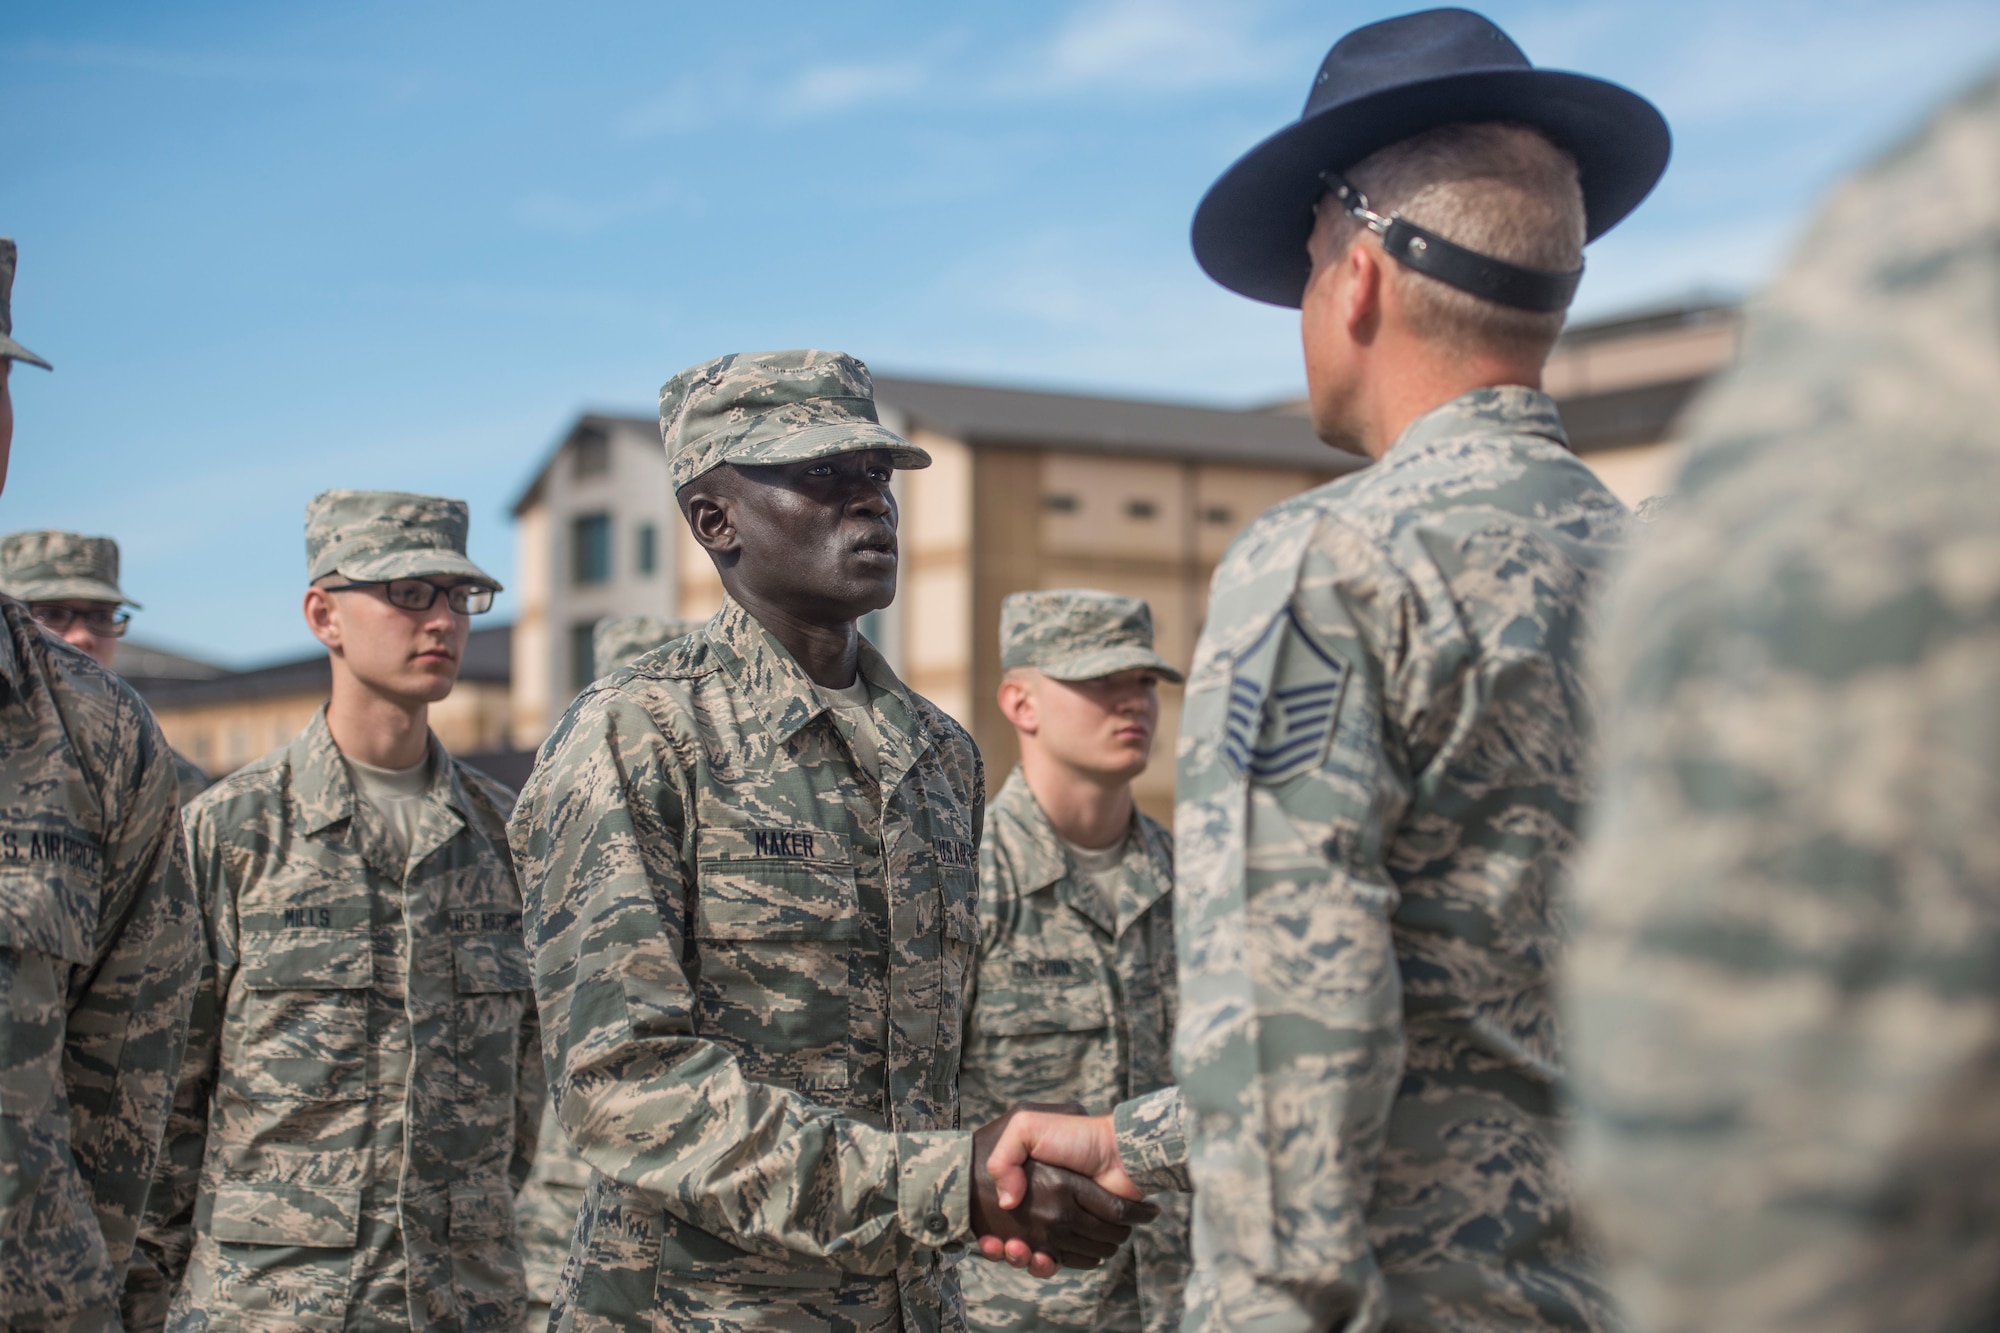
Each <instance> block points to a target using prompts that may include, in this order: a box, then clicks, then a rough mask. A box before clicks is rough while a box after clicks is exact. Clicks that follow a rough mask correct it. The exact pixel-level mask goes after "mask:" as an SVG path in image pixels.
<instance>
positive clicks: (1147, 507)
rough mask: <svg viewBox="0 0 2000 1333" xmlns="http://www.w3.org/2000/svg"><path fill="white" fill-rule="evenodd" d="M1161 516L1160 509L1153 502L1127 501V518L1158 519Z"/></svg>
mask: <svg viewBox="0 0 2000 1333" xmlns="http://www.w3.org/2000/svg"><path fill="white" fill-rule="evenodd" d="M1159 514H1160V507H1159V506H1158V505H1156V504H1154V503H1153V502H1152V501H1151V500H1127V501H1126V502H1125V516H1126V517H1127V518H1137V519H1148V518H1158V517H1159Z"/></svg>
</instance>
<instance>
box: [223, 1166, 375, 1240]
mask: <svg viewBox="0 0 2000 1333" xmlns="http://www.w3.org/2000/svg"><path fill="white" fill-rule="evenodd" d="M208 1231H209V1234H210V1235H212V1236H214V1237H215V1239H217V1240H218V1241H226V1242H228V1243H230V1244H234V1245H301V1246H309V1247H313V1248H317V1249H329V1250H345V1249H352V1248H353V1247H354V1244H355V1242H356V1241H357V1240H359V1239H360V1236H361V1190H360V1187H358V1186H354V1187H349V1186H341V1185H296V1184H289V1183H280V1182H277V1181H242V1180H230V1181H224V1182H223V1183H222V1184H221V1185H219V1186H218V1187H217V1188H216V1191H215V1198H214V1201H213V1205H212V1207H211V1210H210V1213H209V1223H208Z"/></svg>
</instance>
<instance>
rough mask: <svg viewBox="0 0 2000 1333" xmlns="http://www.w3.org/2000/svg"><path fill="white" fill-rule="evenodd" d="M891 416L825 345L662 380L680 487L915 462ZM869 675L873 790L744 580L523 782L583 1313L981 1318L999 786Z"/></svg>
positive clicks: (601, 701)
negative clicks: (979, 1080) (968, 1036)
mask: <svg viewBox="0 0 2000 1333" xmlns="http://www.w3.org/2000/svg"><path fill="white" fill-rule="evenodd" d="M873 422H874V411H873V404H872V401H871V386H870V384H869V381H868V379H867V372H866V370H865V369H863V368H862V367H861V365H860V363H859V362H857V361H854V360H853V359H852V358H847V357H838V358H835V357H829V356H827V354H825V353H778V354H771V355H767V356H761V357H730V358H723V359H722V360H721V361H719V362H711V363H709V364H708V365H705V366H701V367H697V368H695V369H694V370H692V371H689V372H685V373H684V374H682V375H680V376H677V377H676V378H675V379H674V380H673V381H671V382H670V383H669V384H668V386H667V389H666V390H665V391H664V392H663V394H662V423H663V434H664V435H665V438H666V440H667V442H668V445H669V447H670V448H671V449H673V450H674V453H675V456H674V459H673V464H674V473H675V477H676V481H677V484H678V485H684V484H685V482H686V481H687V480H691V479H692V478H693V477H694V476H697V475H699V474H700V472H702V471H706V470H707V467H708V466H713V465H714V463H715V462H721V461H726V460H725V458H723V457H721V456H719V455H722V454H724V453H725V452H728V451H733V450H737V449H742V450H744V451H746V452H741V453H737V452H730V453H729V455H728V456H729V458H731V459H741V460H743V461H764V460H765V459H768V457H769V454H768V453H765V454H759V453H758V452H756V451H757V450H760V449H765V448H767V447H768V448H769V449H770V451H771V452H778V451H790V450H801V451H803V450H816V452H811V453H804V454H802V455H800V454H795V455H794V456H795V457H796V456H803V457H824V456H827V455H829V454H834V453H840V452H847V451H850V450H852V449H856V448H876V447H888V448H892V449H894V450H895V451H896V455H897V456H898V457H899V458H903V459H910V460H913V461H914V460H921V459H923V458H924V455H923V454H922V453H921V451H918V450H915V449H914V448H912V447H911V446H909V445H908V444H907V443H903V442H901V441H899V440H897V437H895V436H891V435H888V433H887V432H885V431H883V430H882V429H881V428H880V427H879V426H877V425H874V424H873ZM884 436H887V439H888V440H897V443H895V444H894V445H889V444H886V443H885V442H884V439H883V437H884ZM690 455H692V456H693V457H694V458H695V460H696V462H695V463H690V462H689V461H688V458H689V456H690ZM702 459H707V460H710V461H708V462H707V463H706V464H703V465H699V466H698V465H697V464H699V463H700V460H702ZM860 666H861V674H862V677H863V678H864V679H865V680H866V681H867V683H868V686H869V689H870V691H871V693H872V695H873V700H874V708H875V717H876V724H877V727H878V728H879V731H880V741H881V745H880V751H879V753H880V759H881V777H880V781H879V783H878V782H877V781H876V780H875V779H873V778H870V777H869V776H868V774H867V772H866V770H864V769H863V768H862V766H861V765H860V764H859V763H858V762H857V760H856V758H855V756H854V752H853V750H852V748H851V746H852V744H853V742H852V740H851V738H850V735H849V733H848V731H847V729H846V724H844V723H842V722H839V721H837V720H836V719H835V717H834V711H835V710H832V709H830V708H829V707H828V706H827V704H826V702H825V700H824V698H823V696H822V694H821V692H820V691H819V690H817V689H816V688H815V686H814V685H813V682H812V681H811V679H810V678H809V677H807V676H806V674H805V673H804V671H803V670H801V669H800V667H799V665H798V664H797V663H796V662H795V661H794V660H793V659H792V658H791V656H790V655H789V654H787V653H786V652H785V650H784V649H783V648H782V647H781V646H780V645H779V644H778V642H777V640H776V639H774V638H773V637H772V636H771V635H770V634H769V633H768V632H767V631H766V630H765V629H764V628H763V627H762V626H760V625H759V624H758V623H757V622H756V621H755V620H754V619H753V618H752V617H751V616H750V614H749V613H748V612H747V611H745V610H744V609H743V608H742V607H741V606H739V605H738V604H737V603H735V602H734V601H726V602H725V603H724V604H723V606H722V609H721V610H720V611H719V612H717V614H716V616H715V618H714V619H713V620H711V621H710V622H709V624H708V626H707V627H706V628H705V629H703V630H700V631H698V632H696V633H694V634H691V635H689V636H688V637H686V638H684V639H681V640H680V641H678V642H676V643H674V644H672V645H670V646H669V647H667V648H666V649H664V650H662V651H658V652H653V653H649V654H647V655H646V656H644V657H642V658H641V659H640V660H639V661H638V662H637V663H635V664H634V665H632V666H630V667H627V668H626V669H624V670H622V671H619V672H616V673H614V674H613V675H612V676H611V677H610V678H608V679H606V680H601V681H598V682H597V683H596V684H595V685H593V686H592V687H591V688H590V689H588V690H586V691H585V692H584V693H583V694H582V695H581V696H580V697H579V698H578V699H577V700H576V702H575V703H573V704H572V705H571V706H570V709H569V711H568V713H567V714H566V715H565V716H564V718H563V720H562V721H561V722H560V723H559V724H558V725H557V727H556V730H555V732H554V734H553V735H552V736H551V737H550V738H549V740H548V742H547V744H545V745H544V746H543V748H542V753H541V757H540V759H539V760H538V761H537V763H536V766H535V772H534V775H533V776H532V777H530V778H529V780H528V784H527V787H526V789H525V790H524V791H523V792H522V794H521V801H520V805H519V806H518V807H517V810H516V813H515V816H514V820H513V825H512V833H513V838H514V846H515V854H516V858H517V860H518V861H519V863H520V865H521V868H522V881H523V884H524V886H525V888H526V891H527V897H528V915H529V932H530V938H531V941H532V945H533V949H534V957H535V987H536V993H537V996H538V998H539V999H540V1001H541V1005H542V1011H543V1014H544V1016H545V1019H546V1025H547V1026H546V1031H547V1035H548V1058H549V1066H550V1071H551V1075H552V1081H553V1084H554V1091H555V1095H556V1098H557V1105H558V1108H559V1110H560V1112H561V1118H562V1125H563V1128H564V1129H565V1130H566V1131H567V1132H568V1135H569V1138H570V1141H571V1142H572V1143H573V1144H574V1145H575V1147H576V1148H577V1150H578V1151H579V1152H580V1154H581V1155H582V1156H583V1158H584V1160H585V1161H587V1162H588V1163H589V1164H590V1166H591V1168H592V1175H591V1178H590V1185H589V1189H588V1193H587V1196H586V1199H585V1203H584V1207H583V1213H582V1217H581V1219H580V1220H579V1222H578V1224H577V1233H576V1240H575V1247H574V1249H573V1251H572V1253H571V1256H570V1261H569V1264H568V1266H567V1267H566V1269H565V1270H564V1274H563V1287H562V1291H561V1295H560V1299H559V1302H558V1307H557V1320H558V1326H559V1327H560V1328H562V1329H565V1330H586V1329H587V1330H600V1329H611V1328H634V1327H640V1328H654V1329H666V1328H769V1329H777V1328H786V1329H790V1328H822V1329H834V1330H861V1329H893V1328H897V1327H909V1328H911V1329H914V1330H939V1329H952V1328H956V1327H958V1326H959V1325H960V1324H961V1321H962V1318H963V1313H962V1307H961V1304H960V1301H959V1295H958V1282H957V1277H956V1273H955V1253H951V1252H948V1251H947V1249H946V1247H953V1249H954V1250H955V1249H956V1247H957V1246H959V1245H961V1244H962V1243H963V1242H965V1241H967V1240H969V1239H970V1237H971V1232H970V1227H969V1212H970V1184H971V1173H972V1154H971V1135H970V1134H969V1133H966V1132H963V1131H960V1130H959V1129H958V1128H957V1126H958V1119H959V1117H958V1057H959V1042H960V1039H961V1032H962V1025H963V1001H964V994H965V990H966V984H967V976H966V974H967V971H968V970H969V968H970V966H971V962H972V955H973V950H974V948H975V946H976V945H977V942H978V921H977V917H976V915H975V911H974V902H975V897H976V894H977V884H976V880H975V876H976V873H977V869H976V864H975V860H976V858H975V855H974V849H975V847H976V845H977V843H978V840H979V832H980V824H981V820H982V816H983V800H982V792H983V791H984V782H985V779H984V774H983V772H982V770H981V766H980V763H979V756H978V752H977V750H975V749H974V748H973V744H972V740H971V738H970V737H969V736H967V735H966V733H965V731H964V730H963V729H962V728H961V727H959V726H958V724H957V723H955V722H953V721H952V720H951V719H950V718H948V717H946V716H945V715H944V714H943V713H941V712H939V711H938V710H937V709H936V708H934V707H933V706H932V705H931V704H929V703H927V702H926V701H924V700H923V699H921V698H919V697H918V696H916V695H914V694H912V693H910V692H909V690H908V689H907V688H905V687H904V685H903V684H902V683H901V682H900V681H898V680H897V679H896V677H895V675H894V673H892V672H891V671H890V670H889V667H888V664H887V663H885V662H884V661H883V660H882V658H881V656H880V655H879V654H878V653H876V652H875V651H874V649H873V648H871V647H869V646H868V645H867V644H866V643H865V642H864V643H863V645H862V648H861V663H860Z"/></svg>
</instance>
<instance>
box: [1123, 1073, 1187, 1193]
mask: <svg viewBox="0 0 2000 1333" xmlns="http://www.w3.org/2000/svg"><path fill="white" fill-rule="evenodd" d="M1111 1127H1112V1131H1113V1132H1114V1133H1115V1134H1116V1135H1117V1138H1118V1159H1119V1161H1121V1162H1123V1163H1124V1165H1125V1174H1126V1175H1128V1176H1130V1177H1132V1183H1133V1184H1135V1185H1137V1186H1138V1187H1139V1188H1140V1189H1142V1190H1144V1191H1146V1193H1148V1194H1158V1193H1159V1192H1160V1191H1162V1190H1177V1191H1179V1192H1180V1193H1182V1194H1188V1193H1192V1192H1193V1190H1194V1181H1193V1180H1192V1179H1191V1178H1190V1177H1189V1176H1188V1145H1187V1104H1186V1103H1185V1102H1183V1101H1182V1100H1181V1090H1180V1089H1179V1088H1177V1087H1166V1088H1161V1089H1159V1090H1158V1091H1157V1092H1149V1093H1147V1094H1146V1095H1145V1096H1143V1097H1134V1098H1133V1099H1132V1100H1131V1101H1129V1102H1120V1103H1119V1104H1118V1105H1117V1107H1116V1108H1115V1109H1114V1110H1113V1111H1112V1112H1111Z"/></svg>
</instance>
